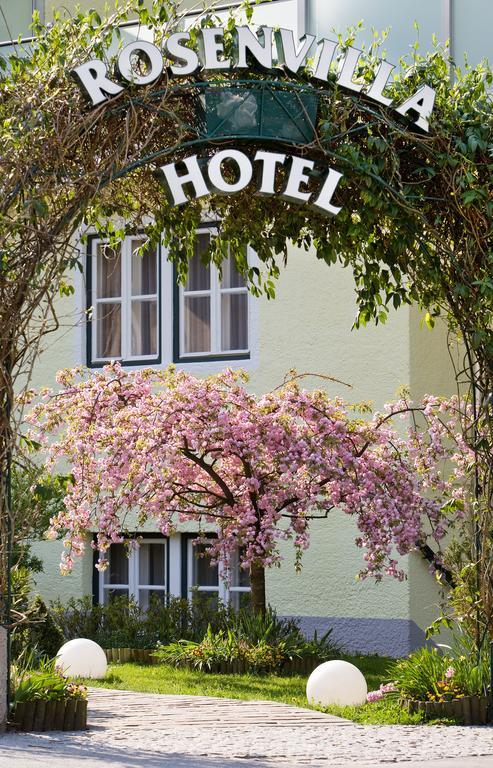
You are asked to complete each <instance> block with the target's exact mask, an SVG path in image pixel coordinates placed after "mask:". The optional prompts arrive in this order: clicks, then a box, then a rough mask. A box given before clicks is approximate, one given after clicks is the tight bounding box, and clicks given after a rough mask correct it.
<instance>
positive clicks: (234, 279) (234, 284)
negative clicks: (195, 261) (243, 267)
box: [221, 256, 245, 288]
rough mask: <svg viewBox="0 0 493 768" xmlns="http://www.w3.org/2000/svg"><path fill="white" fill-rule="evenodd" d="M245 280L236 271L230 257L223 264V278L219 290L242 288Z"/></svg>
mask: <svg viewBox="0 0 493 768" xmlns="http://www.w3.org/2000/svg"><path fill="white" fill-rule="evenodd" d="M244 287H245V278H244V277H243V275H240V273H239V272H238V270H237V269H236V264H235V260H234V259H233V257H232V256H229V258H227V259H226V260H225V261H224V262H223V276H222V280H221V288H244Z"/></svg>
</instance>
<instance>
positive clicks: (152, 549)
mask: <svg viewBox="0 0 493 768" xmlns="http://www.w3.org/2000/svg"><path fill="white" fill-rule="evenodd" d="M138 553H139V554H138V556H139V584H156V585H159V586H163V587H164V585H165V583H166V578H165V568H164V564H165V557H166V545H165V544H164V543H161V542H159V543H156V544H154V543H153V544H141V545H140V547H139V550H138Z"/></svg>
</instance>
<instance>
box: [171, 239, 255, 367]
mask: <svg viewBox="0 0 493 768" xmlns="http://www.w3.org/2000/svg"><path fill="white" fill-rule="evenodd" d="M214 235H215V230H214V228H212V227H203V228H200V229H198V230H197V237H196V241H195V249H194V254H193V257H192V259H191V260H190V263H189V269H188V277H187V282H186V284H185V285H184V286H183V285H182V286H180V287H179V289H178V304H179V307H178V312H179V316H178V326H179V327H178V337H179V339H178V358H179V360H194V359H197V358H199V359H201V358H204V357H205V358H214V357H217V358H222V357H224V358H231V357H248V355H249V352H250V328H249V326H250V322H249V295H248V288H247V285H246V281H245V278H244V277H243V276H242V275H240V273H239V272H238V270H237V269H236V265H235V261H234V258H233V256H232V254H231V253H229V254H228V256H227V258H226V259H225V261H224V263H223V268H222V275H220V273H219V270H218V268H217V267H216V266H215V265H214V264H211V265H206V264H203V263H202V261H201V256H202V254H203V253H204V252H205V251H206V250H207V248H208V247H209V244H210V241H211V238H212V237H214ZM175 332H176V329H175Z"/></svg>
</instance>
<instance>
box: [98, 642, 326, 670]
mask: <svg viewBox="0 0 493 768" xmlns="http://www.w3.org/2000/svg"><path fill="white" fill-rule="evenodd" d="M105 653H106V658H107V660H108V662H109V663H115V662H116V663H120V664H127V663H129V662H134V663H136V664H165V663H166V662H165V661H162V660H161V659H158V658H156V656H153V653H154V651H153V650H150V649H140V648H106V649H105ZM321 663H322V661H321V660H320V659H318V658H316V657H314V656H307V657H305V658H294V659H288V660H287V661H285V662H283V664H282V665H281V666H280V668H279V674H281V675H310V674H311V673H312V672H313V670H314V669H315V668H316V667H318V665H319V664H321ZM179 666H181V667H182V668H183V669H190V670H193V669H195V668H196V667H195V665H194V664H193V663H192V662H188V663H182V664H180V665H179ZM202 670H203V671H204V672H210V673H211V674H216V675H246V674H248V673H249V672H251V666H250V665H249V664H248V663H247V662H245V661H241V660H237V661H221V662H217V663H212V664H211V665H210V667H209V666H206V665H204V666H203V667H202Z"/></svg>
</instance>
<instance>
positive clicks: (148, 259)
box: [132, 240, 157, 296]
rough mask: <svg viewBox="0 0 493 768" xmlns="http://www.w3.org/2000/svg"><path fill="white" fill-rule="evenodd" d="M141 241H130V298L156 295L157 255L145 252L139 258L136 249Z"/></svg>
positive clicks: (151, 251)
mask: <svg viewBox="0 0 493 768" xmlns="http://www.w3.org/2000/svg"><path fill="white" fill-rule="evenodd" d="M141 245H142V240H132V296H145V295H147V294H150V293H157V254H156V251H155V250H146V251H144V253H143V254H142V256H140V255H139V254H138V253H137V252H136V249H137V248H139V247H140V246H141Z"/></svg>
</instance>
